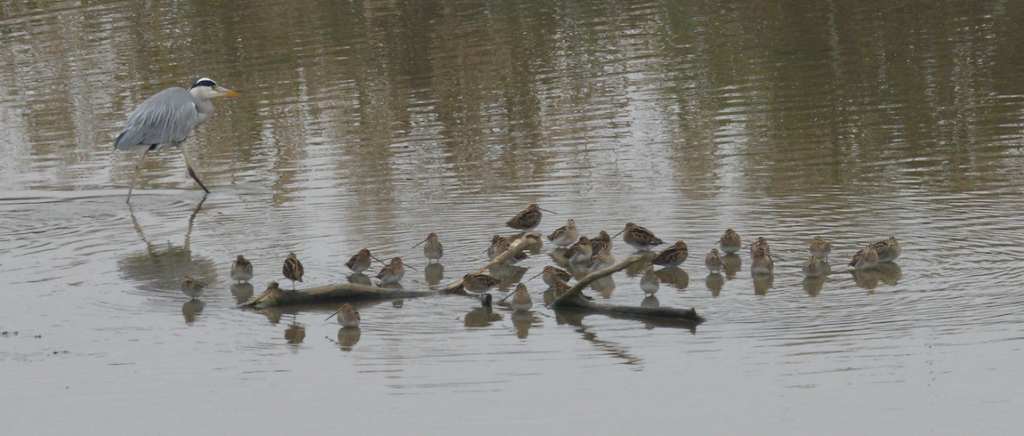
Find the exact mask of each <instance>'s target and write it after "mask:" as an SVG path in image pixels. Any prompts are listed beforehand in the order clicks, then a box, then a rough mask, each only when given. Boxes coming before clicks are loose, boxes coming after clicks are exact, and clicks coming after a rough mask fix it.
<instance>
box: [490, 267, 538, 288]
mask: <svg viewBox="0 0 1024 436" xmlns="http://www.w3.org/2000/svg"><path fill="white" fill-rule="evenodd" d="M527 270H528V268H523V267H521V266H516V265H508V264H505V265H501V264H495V265H491V266H490V267H488V268H487V272H489V273H490V275H491V277H494V278H496V279H498V280H501V283H498V285H497V286H498V290H499V291H501V292H508V286H509V284H510V283H518V282H521V281H523V276H525V275H526V271H527Z"/></svg>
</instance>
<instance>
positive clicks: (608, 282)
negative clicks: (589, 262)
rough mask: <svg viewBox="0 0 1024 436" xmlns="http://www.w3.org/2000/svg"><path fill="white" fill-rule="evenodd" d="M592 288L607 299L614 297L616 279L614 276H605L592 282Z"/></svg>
mask: <svg viewBox="0 0 1024 436" xmlns="http://www.w3.org/2000/svg"><path fill="white" fill-rule="evenodd" d="M590 289H593V290H595V291H597V293H599V294H601V296H602V297H604V298H605V299H608V298H612V292H614V291H615V280H614V279H612V276H610V275H609V276H604V277H601V278H599V279H597V280H594V281H593V282H591V283H590Z"/></svg>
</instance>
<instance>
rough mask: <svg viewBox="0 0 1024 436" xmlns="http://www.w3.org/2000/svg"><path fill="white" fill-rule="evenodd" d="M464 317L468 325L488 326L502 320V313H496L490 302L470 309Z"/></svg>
mask: <svg viewBox="0 0 1024 436" xmlns="http://www.w3.org/2000/svg"><path fill="white" fill-rule="evenodd" d="M462 319H463V322H464V324H465V325H466V327H487V326H490V325H491V324H493V323H494V322H495V321H501V314H498V313H494V308H493V307H491V305H489V304H488V305H486V306H481V307H477V308H475V309H473V310H471V311H469V313H467V314H466V316H464V317H463V318H462Z"/></svg>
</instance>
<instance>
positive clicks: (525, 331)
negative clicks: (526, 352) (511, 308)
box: [512, 310, 540, 339]
mask: <svg viewBox="0 0 1024 436" xmlns="http://www.w3.org/2000/svg"><path fill="white" fill-rule="evenodd" d="M535 322H540V320H539V319H538V318H537V317H536V315H534V313H533V312H530V311H518V310H517V311H515V312H512V326H513V327H515V329H516V337H517V338H519V339H526V337H527V336H528V335H529V334H530V327H533V323H535Z"/></svg>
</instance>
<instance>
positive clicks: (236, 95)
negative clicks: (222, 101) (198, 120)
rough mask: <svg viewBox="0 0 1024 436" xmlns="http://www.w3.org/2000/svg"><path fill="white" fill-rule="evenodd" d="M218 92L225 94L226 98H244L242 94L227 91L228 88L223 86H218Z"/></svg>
mask: <svg viewBox="0 0 1024 436" xmlns="http://www.w3.org/2000/svg"><path fill="white" fill-rule="evenodd" d="M217 91H218V92H220V93H222V94H224V95H226V96H228V97H241V96H242V94H239V93H237V92H235V91H232V90H230V89H227V88H225V87H223V86H217Z"/></svg>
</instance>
